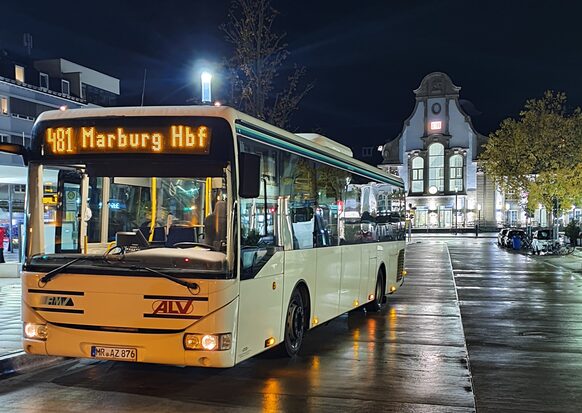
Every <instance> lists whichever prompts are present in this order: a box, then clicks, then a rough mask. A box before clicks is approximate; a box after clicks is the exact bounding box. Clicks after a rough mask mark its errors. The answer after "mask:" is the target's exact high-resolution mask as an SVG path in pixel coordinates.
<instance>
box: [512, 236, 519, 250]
mask: <svg viewBox="0 0 582 413" xmlns="http://www.w3.org/2000/svg"><path fill="white" fill-rule="evenodd" d="M511 242H512V244H513V245H512V246H513V249H514V250H519V249H521V237H520V236H518V235H514V236H513V238H512V239H511Z"/></svg>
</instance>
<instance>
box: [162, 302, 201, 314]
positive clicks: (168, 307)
mask: <svg viewBox="0 0 582 413" xmlns="http://www.w3.org/2000/svg"><path fill="white" fill-rule="evenodd" d="M193 303H194V300H157V301H154V302H153V304H152V309H153V310H154V314H190V313H191V312H192V311H194V305H193Z"/></svg>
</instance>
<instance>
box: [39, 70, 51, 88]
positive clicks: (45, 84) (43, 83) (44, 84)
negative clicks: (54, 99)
mask: <svg viewBox="0 0 582 413" xmlns="http://www.w3.org/2000/svg"><path fill="white" fill-rule="evenodd" d="M38 85H39V86H40V87H41V88H42V89H48V88H49V77H48V75H47V74H46V73H42V72H41V73H39V82H38Z"/></svg>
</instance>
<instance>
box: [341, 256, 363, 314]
mask: <svg viewBox="0 0 582 413" xmlns="http://www.w3.org/2000/svg"><path fill="white" fill-rule="evenodd" d="M340 248H341V251H342V268H341V289H340V308H339V309H340V313H343V312H346V311H350V310H351V309H352V308H354V307H355V306H357V305H359V304H363V301H362V297H361V294H360V278H361V273H360V266H361V265H360V261H361V259H362V247H361V246H360V245H344V246H342V247H340Z"/></svg>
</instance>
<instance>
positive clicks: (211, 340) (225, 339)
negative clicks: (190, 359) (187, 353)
mask: <svg viewBox="0 0 582 413" xmlns="http://www.w3.org/2000/svg"><path fill="white" fill-rule="evenodd" d="M231 345H232V334H231V333H226V334H184V348H185V349H186V350H206V351H222V350H230V347H231Z"/></svg>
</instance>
